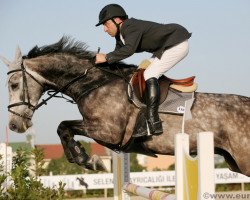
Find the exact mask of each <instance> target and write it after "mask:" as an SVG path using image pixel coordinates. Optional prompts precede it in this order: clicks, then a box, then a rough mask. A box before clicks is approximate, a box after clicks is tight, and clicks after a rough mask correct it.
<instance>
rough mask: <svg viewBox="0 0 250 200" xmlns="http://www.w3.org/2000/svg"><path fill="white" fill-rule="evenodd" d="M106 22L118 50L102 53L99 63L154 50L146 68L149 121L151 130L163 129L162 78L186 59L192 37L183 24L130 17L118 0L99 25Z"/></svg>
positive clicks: (159, 130) (100, 17)
mask: <svg viewBox="0 0 250 200" xmlns="http://www.w3.org/2000/svg"><path fill="white" fill-rule="evenodd" d="M99 25H103V27H104V31H105V32H107V33H108V34H109V35H110V36H111V37H115V39H116V47H115V50H114V51H112V52H110V53H108V54H104V53H98V54H97V55H96V62H95V63H96V64H99V63H104V62H108V63H114V62H118V61H120V60H123V59H125V58H128V57H129V56H131V55H133V54H134V53H137V52H144V51H145V52H149V53H152V54H153V55H152V57H151V58H150V59H149V60H150V62H151V63H150V65H149V66H148V67H147V69H146V70H145V71H144V79H145V81H146V105H147V116H146V118H147V121H148V124H149V129H150V133H151V134H152V135H160V134H161V133H163V128H162V122H161V120H160V118H159V114H158V108H159V101H160V88H159V83H158V79H159V77H161V76H162V75H164V73H165V72H167V71H168V70H169V69H170V68H172V67H173V66H174V65H176V64H177V63H178V62H179V61H180V60H182V59H183V58H184V57H186V55H187V54H188V51H189V46H188V39H189V38H190V37H191V33H189V32H188V31H187V30H186V29H185V28H184V27H183V26H181V25H179V24H159V23H155V22H151V21H144V20H139V19H135V18H128V15H127V13H126V12H125V10H124V9H123V8H122V7H121V6H120V5H118V4H109V5H107V6H105V7H104V8H103V9H102V10H101V12H100V14H99V22H98V24H96V26H99Z"/></svg>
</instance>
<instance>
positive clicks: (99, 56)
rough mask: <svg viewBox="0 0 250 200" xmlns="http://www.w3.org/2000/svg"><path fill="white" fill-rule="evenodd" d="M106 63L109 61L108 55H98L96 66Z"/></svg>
mask: <svg viewBox="0 0 250 200" xmlns="http://www.w3.org/2000/svg"><path fill="white" fill-rule="evenodd" d="M104 62H107V60H106V54H104V53H98V54H96V57H95V64H99V63H104Z"/></svg>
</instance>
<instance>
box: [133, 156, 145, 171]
mask: <svg viewBox="0 0 250 200" xmlns="http://www.w3.org/2000/svg"><path fill="white" fill-rule="evenodd" d="M145 169H146V168H145V167H143V166H141V165H140V164H139V163H138V160H137V154H136V153H130V171H131V172H142V171H143V170H145Z"/></svg>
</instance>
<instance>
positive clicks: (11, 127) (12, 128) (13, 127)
mask: <svg viewBox="0 0 250 200" xmlns="http://www.w3.org/2000/svg"><path fill="white" fill-rule="evenodd" d="M9 127H10V130H12V131H14V130H16V129H17V126H16V125H15V124H13V123H11V124H10V125H9Z"/></svg>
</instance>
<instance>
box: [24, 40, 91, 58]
mask: <svg viewBox="0 0 250 200" xmlns="http://www.w3.org/2000/svg"><path fill="white" fill-rule="evenodd" d="M56 53H65V54H70V55H74V56H76V57H78V58H82V59H93V57H94V53H93V52H91V51H87V45H86V44H85V43H84V42H79V41H75V40H74V39H71V38H70V37H68V36H63V37H62V38H61V39H60V40H59V41H58V42H57V43H54V44H51V45H45V46H42V47H38V46H35V47H33V48H32V49H31V50H30V51H29V53H28V55H27V56H26V57H27V58H35V57H38V56H43V55H48V54H56Z"/></svg>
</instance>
